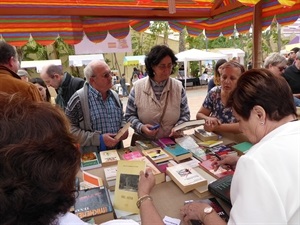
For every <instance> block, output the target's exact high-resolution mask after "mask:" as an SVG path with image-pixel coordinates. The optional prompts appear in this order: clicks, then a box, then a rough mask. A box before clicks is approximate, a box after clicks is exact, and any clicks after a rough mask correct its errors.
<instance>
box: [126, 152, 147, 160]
mask: <svg viewBox="0 0 300 225" xmlns="http://www.w3.org/2000/svg"><path fill="white" fill-rule="evenodd" d="M140 157H143V154H142V153H141V152H140V151H138V150H136V151H132V152H128V153H126V154H123V155H122V156H121V158H122V159H124V160H131V159H138V158H140Z"/></svg>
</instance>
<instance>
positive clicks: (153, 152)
mask: <svg viewBox="0 0 300 225" xmlns="http://www.w3.org/2000/svg"><path fill="white" fill-rule="evenodd" d="M142 153H143V154H144V155H145V156H149V157H150V158H151V159H152V160H153V161H154V162H155V163H161V162H165V161H168V160H170V159H172V156H170V155H169V154H168V153H167V152H165V151H164V150H163V149H162V148H153V149H149V150H143V151H142Z"/></svg>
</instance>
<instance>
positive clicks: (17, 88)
mask: <svg viewBox="0 0 300 225" xmlns="http://www.w3.org/2000/svg"><path fill="white" fill-rule="evenodd" d="M292 52H293V53H292ZM292 52H291V53H290V55H291V57H294V58H293V62H292V63H291V64H290V66H287V65H288V62H287V60H286V59H284V58H283V57H281V56H280V55H279V54H277V53H274V54H271V55H270V56H268V57H267V58H266V59H265V61H264V68H260V69H249V70H247V71H245V68H244V66H243V65H241V64H239V63H238V62H236V61H232V60H231V61H229V62H227V61H226V60H219V61H218V62H217V64H216V66H215V77H214V79H213V80H212V81H211V82H210V83H209V90H208V93H207V96H206V98H205V100H204V102H203V104H202V105H201V106H200V105H199V108H200V109H199V112H198V113H197V116H196V117H197V118H196V119H204V120H205V125H204V128H205V129H206V130H207V131H214V132H216V133H218V132H230V133H243V134H244V135H245V136H246V137H247V138H248V139H249V141H250V142H251V143H253V144H254V145H253V147H252V148H251V149H250V150H249V151H248V153H247V154H246V155H243V156H241V157H237V156H223V157H222V159H221V160H215V161H214V162H213V166H214V168H215V169H217V168H218V167H220V166H221V167H224V168H226V167H227V166H232V167H234V168H235V173H234V176H233V180H232V185H231V201H232V209H231V212H230V218H229V221H228V224H299V221H300V200H299V199H300V196H299V191H295V190H299V189H300V183H299V177H300V170H299V162H300V158H299V157H300V154H299V151H300V144H299V143H297V138H298V137H299V135H300V129H299V127H300V122H299V121H297V114H296V107H295V106H296V104H297V99H298V97H299V95H300V76H299V75H300V74H299V73H300V52H299V49H298V51H297V49H293V51H292ZM290 61H291V60H290ZM176 65H177V58H176V56H175V54H174V52H173V51H172V50H171V49H170V48H169V47H167V46H164V45H156V46H154V47H153V48H152V49H151V50H150V52H149V53H148V54H147V56H146V58H145V67H146V71H147V75H146V76H145V75H144V74H141V71H138V70H137V69H136V70H134V73H133V76H132V78H133V77H134V75H136V76H137V77H138V80H137V81H134V82H133V79H132V83H133V88H132V89H131V90H130V92H129V93H127V89H126V91H125V90H124V93H123V95H124V96H126V95H128V102H127V106H126V109H125V110H124V109H123V105H122V102H121V101H120V97H119V95H118V94H117V93H116V92H115V91H114V90H112V86H113V82H112V79H113V78H112V77H113V74H112V71H111V69H110V67H109V66H108V64H107V63H105V62H103V61H100V60H93V61H91V62H90V63H89V64H88V65H87V66H86V67H85V68H84V76H85V80H84V79H81V78H75V77H73V76H72V75H71V74H69V73H67V72H64V71H63V70H62V67H60V66H55V65H47V66H45V67H44V68H43V69H42V71H41V73H40V78H32V79H29V75H28V73H27V72H26V70H20V68H19V67H20V63H19V56H18V54H17V52H16V49H15V48H14V47H13V46H11V45H9V44H8V43H6V42H4V41H0V105H1V107H0V133H1V136H0V202H1V207H0V208H1V210H0V218H1V224H7V225H12V224H24V225H29V224H33V225H34V224H37V225H38V224H45V225H46V224H47V225H63V224H65V225H67V224H78V225H81V224H82V225H84V224H86V223H85V222H83V221H81V220H80V219H79V218H78V217H76V216H75V215H74V214H71V213H69V209H70V207H71V206H72V205H73V204H74V201H75V197H76V190H75V177H76V174H77V172H78V170H79V167H80V156H81V154H82V153H85V152H90V151H97V152H99V151H105V150H108V149H119V148H123V143H122V141H123V140H125V139H126V138H128V131H127V132H125V133H124V134H123V135H122V137H121V138H119V139H116V138H115V135H116V133H117V132H118V131H119V130H120V129H121V128H122V127H123V126H124V125H125V123H126V122H130V123H131V125H132V128H133V129H134V131H135V135H134V136H133V137H132V139H134V138H135V140H138V139H145V138H146V139H157V138H161V137H178V136H180V135H182V133H180V132H175V131H174V129H173V128H174V126H176V125H179V124H181V123H183V122H186V121H189V120H190V119H191V118H190V110H189V105H188V101H187V96H186V90H185V89H184V88H183V86H182V83H181V82H180V81H178V80H177V79H175V78H172V77H171V75H172V74H174V71H175V67H176ZM142 76H143V77H142ZM297 76H298V77H297ZM123 77H124V75H122V78H121V79H120V82H121V80H122V79H123ZM124 82H125V85H126V80H125V81H124V80H123V81H122V84H121V85H122V87H123V85H124ZM49 86H51V87H53V88H54V89H55V90H56V92H57V97H56V99H55V103H51V96H50V93H49V90H48V87H49ZM132 144H134V141H133V142H132ZM154 186H155V178H154V175H153V174H152V173H151V171H149V170H146V171H141V173H140V180H139V184H138V196H139V198H140V199H143V201H140V204H139V206H140V215H141V220H142V224H143V225H147V224H163V221H162V219H161V217H160V214H159V213H158V211H157V209H156V207H155V202H153V201H152V198H151V197H150V196H151V191H152V189H153V187H154ZM258 190H259V191H258ZM207 207H208V205H207V204H205V203H198V202H197V203H190V204H186V205H184V206H183V207H182V208H181V209H180V213H181V215H182V219H183V221H184V222H186V223H188V221H190V220H199V221H202V223H203V224H205V225H215V224H225V221H223V220H222V219H221V218H220V217H219V216H218V214H217V213H216V212H215V211H210V212H207V211H206V210H205V209H206V208H207Z"/></svg>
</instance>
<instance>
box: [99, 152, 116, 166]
mask: <svg viewBox="0 0 300 225" xmlns="http://www.w3.org/2000/svg"><path fill="white" fill-rule="evenodd" d="M100 158H101V162H102V166H111V165H116V164H117V162H118V160H120V156H119V154H118V152H117V150H115V149H113V150H106V151H101V152H100Z"/></svg>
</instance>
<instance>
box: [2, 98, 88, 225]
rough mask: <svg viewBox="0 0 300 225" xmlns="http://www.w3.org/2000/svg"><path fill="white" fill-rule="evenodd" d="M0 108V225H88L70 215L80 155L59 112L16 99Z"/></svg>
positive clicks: (52, 107)
mask: <svg viewBox="0 0 300 225" xmlns="http://www.w3.org/2000/svg"><path fill="white" fill-rule="evenodd" d="M0 105H1V106H2V107H0V133H1V136H0V148H1V151H0V168H1V169H0V202H1V210H0V218H1V219H0V224H7V225H17V224H18V225H41V224H43V225H52V224H55V225H62V224H75V222H74V221H76V224H77V225H86V223H84V222H83V221H81V220H80V219H79V218H78V217H76V216H75V215H74V214H71V213H69V211H70V208H71V206H73V205H74V203H75V196H76V189H75V177H76V174H77V171H78V169H79V165H80V155H81V154H80V152H79V150H78V148H77V143H76V140H75V138H74V137H73V136H72V135H71V134H70V131H69V129H70V128H69V124H68V120H67V118H66V117H65V116H64V114H63V112H62V111H61V110H60V109H59V108H57V107H54V106H52V105H51V104H49V103H47V102H34V101H27V100H26V99H24V98H23V97H22V95H21V94H20V93H17V94H14V95H9V94H6V93H0ZM66 219H67V220H68V221H66ZM61 221H64V223H61ZM71 221H73V223H72V222H71ZM67 222H68V223H67Z"/></svg>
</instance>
